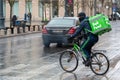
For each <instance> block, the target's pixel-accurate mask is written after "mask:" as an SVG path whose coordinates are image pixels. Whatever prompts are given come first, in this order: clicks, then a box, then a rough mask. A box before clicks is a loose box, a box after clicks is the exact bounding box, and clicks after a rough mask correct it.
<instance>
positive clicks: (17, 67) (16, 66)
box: [0, 64, 28, 75]
mask: <svg viewBox="0 0 120 80" xmlns="http://www.w3.org/2000/svg"><path fill="white" fill-rule="evenodd" d="M27 66H28V65H26V64H19V65H15V66H12V67H9V68H6V69H3V70H0V75H1V74H6V73H10V72H11V71H13V70H15V69H22V68H25V67H27Z"/></svg>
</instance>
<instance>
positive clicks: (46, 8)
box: [3, 0, 111, 21]
mask: <svg viewBox="0 0 120 80" xmlns="http://www.w3.org/2000/svg"><path fill="white" fill-rule="evenodd" d="M71 1H72V2H71ZM96 3H97V5H96V6H94V0H15V3H14V6H13V12H12V14H13V15H16V16H17V17H18V19H20V20H23V19H24V14H25V13H27V14H28V13H29V12H31V14H32V21H35V20H41V21H42V20H50V19H51V18H53V17H55V16H77V14H78V13H79V12H81V11H84V12H86V13H87V15H88V16H91V15H94V13H95V8H96V11H99V12H102V13H104V14H107V15H110V11H111V0H107V1H106V0H104V3H101V2H100V1H99V0H97V2H96ZM3 6H4V16H5V20H9V17H10V6H9V3H8V1H7V0H4V5H3Z"/></svg>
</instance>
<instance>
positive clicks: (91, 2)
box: [85, 0, 94, 16]
mask: <svg viewBox="0 0 120 80" xmlns="http://www.w3.org/2000/svg"><path fill="white" fill-rule="evenodd" d="M85 2H86V4H87V6H88V7H89V8H90V15H91V16H92V15H93V8H94V0H86V1H85Z"/></svg>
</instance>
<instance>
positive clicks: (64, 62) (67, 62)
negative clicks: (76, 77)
mask: <svg viewBox="0 0 120 80" xmlns="http://www.w3.org/2000/svg"><path fill="white" fill-rule="evenodd" d="M59 62H60V66H61V68H62V69H63V70H64V71H66V72H73V71H75V70H76V68H77V67H78V58H77V56H76V54H75V52H74V51H71V50H66V51H64V52H63V53H62V54H61V55H60V58H59Z"/></svg>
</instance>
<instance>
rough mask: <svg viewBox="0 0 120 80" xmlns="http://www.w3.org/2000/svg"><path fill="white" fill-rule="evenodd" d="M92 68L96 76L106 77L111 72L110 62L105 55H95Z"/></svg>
mask: <svg viewBox="0 0 120 80" xmlns="http://www.w3.org/2000/svg"><path fill="white" fill-rule="evenodd" d="M90 68H91V70H92V71H93V72H94V73H95V74H96V75H104V74H105V73H106V72H107V71H108V70H109V60H108V58H107V57H106V56H105V55H104V54H103V53H95V54H93V56H92V60H91V65H90Z"/></svg>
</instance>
